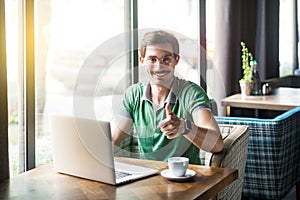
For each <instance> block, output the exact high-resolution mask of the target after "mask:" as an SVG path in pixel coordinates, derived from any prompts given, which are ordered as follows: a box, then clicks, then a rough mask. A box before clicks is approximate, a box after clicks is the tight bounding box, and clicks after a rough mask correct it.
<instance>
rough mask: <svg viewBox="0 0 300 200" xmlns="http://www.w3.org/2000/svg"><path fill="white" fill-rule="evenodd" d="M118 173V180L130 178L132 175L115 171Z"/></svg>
mask: <svg viewBox="0 0 300 200" xmlns="http://www.w3.org/2000/svg"><path fill="white" fill-rule="evenodd" d="M115 172H116V178H117V179H119V178H124V177H126V176H130V175H132V174H129V173H126V172H121V171H115Z"/></svg>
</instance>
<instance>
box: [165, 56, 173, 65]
mask: <svg viewBox="0 0 300 200" xmlns="http://www.w3.org/2000/svg"><path fill="white" fill-rule="evenodd" d="M171 61H172V57H171V56H166V57H165V58H164V59H163V62H165V63H170V62H171Z"/></svg>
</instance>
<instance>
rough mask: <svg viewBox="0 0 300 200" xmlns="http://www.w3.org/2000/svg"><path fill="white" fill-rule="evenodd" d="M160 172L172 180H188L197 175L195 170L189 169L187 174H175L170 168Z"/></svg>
mask: <svg viewBox="0 0 300 200" xmlns="http://www.w3.org/2000/svg"><path fill="white" fill-rule="evenodd" d="M160 174H161V175H162V176H163V177H165V178H167V179H168V180H171V181H186V180H189V179H191V178H193V177H194V176H195V175H196V172H195V171H194V170H191V169H187V170H186V173H185V176H174V175H173V173H172V172H171V171H170V170H169V169H165V170H163V171H161V172H160Z"/></svg>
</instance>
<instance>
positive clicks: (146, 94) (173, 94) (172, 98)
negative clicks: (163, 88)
mask: <svg viewBox="0 0 300 200" xmlns="http://www.w3.org/2000/svg"><path fill="white" fill-rule="evenodd" d="M178 86H179V81H178V78H177V77H174V81H173V83H172V86H171V89H170V92H169V94H168V96H167V99H166V101H165V102H166V103H176V101H177V99H178V96H177V94H178V92H179V87H178ZM142 100H147V101H150V102H151V99H150V82H149V81H148V82H146V84H145V87H144V91H143V96H142Z"/></svg>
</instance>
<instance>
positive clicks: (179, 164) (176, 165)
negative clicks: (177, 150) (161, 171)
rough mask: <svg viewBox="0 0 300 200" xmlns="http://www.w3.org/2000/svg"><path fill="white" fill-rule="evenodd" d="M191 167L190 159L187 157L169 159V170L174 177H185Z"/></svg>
mask: <svg viewBox="0 0 300 200" xmlns="http://www.w3.org/2000/svg"><path fill="white" fill-rule="evenodd" d="M188 165H189V158H186V157H171V158H169V159H168V166H169V170H170V171H171V173H172V174H173V175H174V176H178V177H182V176H185V173H186V170H187V168H188Z"/></svg>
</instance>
